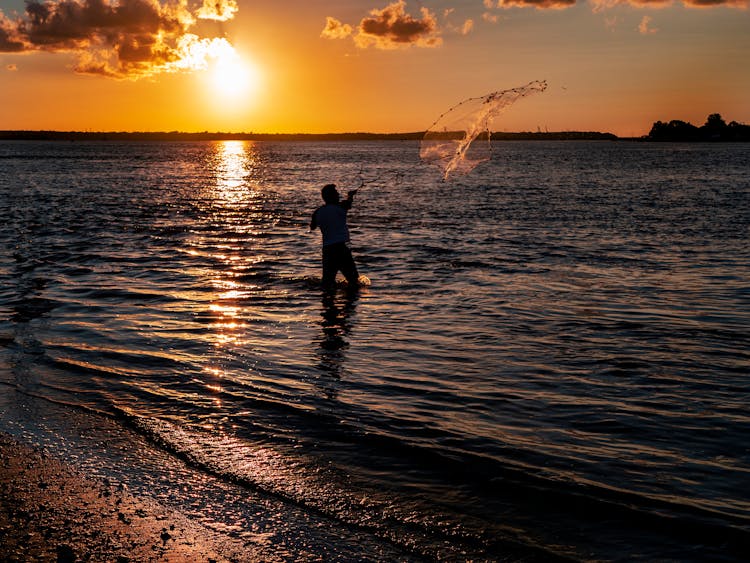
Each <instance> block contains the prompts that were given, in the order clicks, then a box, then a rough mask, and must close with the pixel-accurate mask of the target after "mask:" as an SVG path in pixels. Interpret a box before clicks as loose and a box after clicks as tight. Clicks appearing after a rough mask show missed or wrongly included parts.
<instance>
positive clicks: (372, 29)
mask: <svg viewBox="0 0 750 563" xmlns="http://www.w3.org/2000/svg"><path fill="white" fill-rule="evenodd" d="M420 12H421V15H422V17H421V18H415V17H413V16H411V15H410V14H407V13H406V2H405V0H397V1H396V2H392V3H391V4H388V5H387V6H386V7H385V8H383V9H377V8H376V9H374V10H370V13H369V15H368V16H367V17H364V18H362V21H360V22H359V25H358V26H357V31H356V33H354V32H353V29H352V26H350V25H348V24H343V23H341V22H340V21H338V20H337V19H336V18H332V17H330V16H329V17H327V18H326V26H325V28H324V29H323V31H322V33H321V34H320V35H321V37H324V38H326V39H343V38H345V37H348V36H349V35H353V37H354V43H355V44H356V45H357V47H359V48H361V49H366V48H368V47H370V46H374V47H376V48H378V49H399V48H405V47H410V46H417V47H437V46H438V45H441V44H442V42H443V40H442V37H440V29H439V26H438V22H437V18H436V17H435V15H434V14H433V13H432V12H430V11H429V10H428V9H427V8H420ZM470 26H471V24H468V27H467V24H464V26H462V27H461V29H466V33H468V31H469V30H470Z"/></svg>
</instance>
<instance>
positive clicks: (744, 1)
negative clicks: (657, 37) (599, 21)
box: [590, 0, 750, 12]
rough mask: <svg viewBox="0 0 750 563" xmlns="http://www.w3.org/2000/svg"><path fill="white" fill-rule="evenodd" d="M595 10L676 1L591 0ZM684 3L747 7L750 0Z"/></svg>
mask: <svg viewBox="0 0 750 563" xmlns="http://www.w3.org/2000/svg"><path fill="white" fill-rule="evenodd" d="M590 2H591V5H592V6H593V10H594V12H601V11H603V10H606V9H608V8H613V7H615V6H623V5H625V6H630V7H632V8H652V9H659V8H667V7H669V6H671V5H672V4H673V3H674V2H673V1H672V0H590ZM682 4H683V5H684V6H687V7H688V8H716V7H721V6H724V7H727V8H739V9H746V8H747V7H748V6H749V5H750V0H682Z"/></svg>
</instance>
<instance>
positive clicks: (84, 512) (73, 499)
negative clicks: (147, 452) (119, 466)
mask: <svg viewBox="0 0 750 563" xmlns="http://www.w3.org/2000/svg"><path fill="white" fill-rule="evenodd" d="M260 559H261V557H260V556H259V555H258V554H257V553H255V552H254V551H253V549H252V546H249V547H248V546H247V545H246V544H243V543H241V542H236V543H235V542H233V541H231V540H228V539H227V538H225V537H219V536H218V535H217V534H215V533H212V532H211V531H210V530H208V529H207V528H205V527H203V526H201V525H200V524H198V523H196V522H193V521H191V520H189V519H188V518H187V517H185V516H184V515H182V514H179V513H175V512H174V511H171V510H169V509H167V508H165V507H163V506H161V505H159V504H157V503H155V502H154V501H152V500H150V499H144V498H137V497H135V496H133V495H131V494H130V493H129V492H128V491H127V490H126V489H125V488H124V487H123V486H122V485H120V484H118V483H112V482H109V481H108V480H103V481H100V480H97V479H91V478H88V477H86V476H84V475H82V474H81V473H80V472H79V471H77V470H76V469H75V468H74V467H71V466H70V465H67V464H65V463H63V462H61V461H59V460H57V459H55V458H53V457H51V456H49V455H47V454H46V453H45V452H43V451H40V450H37V449H33V448H30V447H28V446H26V445H23V444H21V443H19V442H18V441H16V440H15V439H13V438H12V437H10V436H8V435H6V434H2V433H0V560H2V561H8V562H12V561H19V562H20V561H57V562H73V561H113V562H119V563H126V562H136V561H191V562H192V561H195V562H199V561H206V562H209V561H217V562H218V561H258V560H260Z"/></svg>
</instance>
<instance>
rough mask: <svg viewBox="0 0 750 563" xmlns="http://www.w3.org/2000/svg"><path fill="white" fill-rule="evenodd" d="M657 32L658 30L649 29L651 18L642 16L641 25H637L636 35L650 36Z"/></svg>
mask: <svg viewBox="0 0 750 563" xmlns="http://www.w3.org/2000/svg"><path fill="white" fill-rule="evenodd" d="M657 31H659V30H658V29H656V28H654V27H651V16H643V19H641V23H640V24H639V25H638V33H640V34H641V35H651V34H653V33H656V32H657Z"/></svg>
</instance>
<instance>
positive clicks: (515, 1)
mask: <svg viewBox="0 0 750 563" xmlns="http://www.w3.org/2000/svg"><path fill="white" fill-rule="evenodd" d="M575 3H576V0H497V3H494V6H495V7H497V8H536V9H537V10H564V9H566V8H570V7H571V6H575ZM484 5H485V7H487V8H492V7H493V2H492V0H485V2H484Z"/></svg>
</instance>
